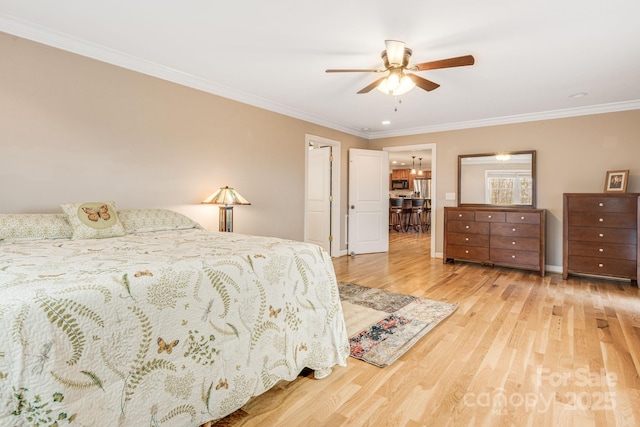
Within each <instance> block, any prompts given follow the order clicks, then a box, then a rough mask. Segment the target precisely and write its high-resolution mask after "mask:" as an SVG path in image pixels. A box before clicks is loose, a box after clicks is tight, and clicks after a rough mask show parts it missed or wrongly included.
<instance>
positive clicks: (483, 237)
mask: <svg viewBox="0 0 640 427" xmlns="http://www.w3.org/2000/svg"><path fill="white" fill-rule="evenodd" d="M447 244H448V245H462V246H481V247H485V248H488V247H489V235H487V234H470V233H448V234H447Z"/></svg>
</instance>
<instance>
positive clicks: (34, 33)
mask: <svg viewBox="0 0 640 427" xmlns="http://www.w3.org/2000/svg"><path fill="white" fill-rule="evenodd" d="M0 31H2V32H5V33H7V34H11V35H14V36H18V37H22V38H24V39H28V40H31V41H34V42H38V43H42V44H45V45H47V46H51V47H55V48H58V49H61V50H64V51H68V52H72V53H75V54H78V55H81V56H84V57H88V58H92V59H95V60H98V61H101V62H105V63H108V64H111V65H116V66H118V67H122V68H125V69H128V70H133V71H137V72H139V73H142V74H146V75H149V76H152V77H157V78H160V79H162V80H167V81H170V82H173V83H177V84H180V85H183V86H187V87H190V88H193V89H197V90H201V91H203V92H207V93H211V94H213V95H217V96H221V97H224V98H228V99H231V100H234V101H238V102H242V103H244V104H248V105H252V106H254V107H258V108H262V109H265V110H268V111H272V112H275V113H279V114H283V115H285V116H289V117H293V118H296V119H299V120H304V121H307V122H310V123H314V124H316V125H319V126H324V127H327V128H330V129H334V130H337V131H341V132H344V133H347V134H350V135H354V136H358V137H361V138H364V139H380V138H390V137H396V136H408V135H418V134H426V133H434V132H443V131H451V130H460V129H470V128H477V127H487V126H497V125H505V124H513V123H523V122H532V121H539V120H550V119H559V118H567V117H575V116H584V115H590V114H602V113H611V112H618V111H627V110H637V109H640V100H631V101H625V102H617V103H610V104H601V105H593V106H587V107H579V108H570V109H564V110H555V111H545V112H538V113H530V114H519V115H513V116H504V117H494V118H487V119H480V120H471V121H466V122H458V123H445V124H440V125H433V126H423V127H415V128H409V129H401V130H397V131H392V130H389V131H382V132H365V131H362V130H360V129H354V128H350V127H347V126H344V125H342V124H339V123H335V122H333V121H330V120H326V119H324V118H322V117H319V116H315V115H312V114H308V113H306V112H304V111H301V110H298V109H294V108H290V107H287V106H285V105H281V104H278V103H275V102H272V101H269V100H266V99H263V98H260V97H256V96H254V95H251V94H248V93H246V92H242V91H239V90H236V89H233V88H230V87H228V86H224V85H220V84H217V83H214V82H211V81H209V80H206V79H203V78H201V77H198V76H195V75H192V74H189V73H184V72H182V71H179V70H176V69H173V68H170V67H166V66H163V65H160V64H156V63H154V62H150V61H145V60H142V59H140V58H137V57H134V56H132V55H129V54H127V53H124V52H120V51H117V50H114V49H109V48H107V47H105V46H102V45H98V44H95V43H90V42H87V41H85V40H82V39H79V38H76V37H73V36H70V35H68V34H65V33H61V32H57V31H53V30H51V29H48V28H45V27H41V26H37V25H34V24H33V23H28V22H24V21H21V20H19V19H16V18H14V17H12V16H9V15H6V14H0Z"/></svg>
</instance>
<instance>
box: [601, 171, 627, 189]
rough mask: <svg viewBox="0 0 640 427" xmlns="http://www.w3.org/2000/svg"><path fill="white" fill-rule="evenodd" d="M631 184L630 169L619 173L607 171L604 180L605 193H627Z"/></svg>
mask: <svg viewBox="0 0 640 427" xmlns="http://www.w3.org/2000/svg"><path fill="white" fill-rule="evenodd" d="M628 182H629V169H626V170H619V171H607V177H606V179H605V180H604V191H605V192H606V193H626V192H627V183H628Z"/></svg>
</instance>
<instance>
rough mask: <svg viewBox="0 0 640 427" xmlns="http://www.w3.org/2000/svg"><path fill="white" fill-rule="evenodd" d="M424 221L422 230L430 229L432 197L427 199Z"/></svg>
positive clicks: (423, 215) (423, 214)
mask: <svg viewBox="0 0 640 427" xmlns="http://www.w3.org/2000/svg"><path fill="white" fill-rule="evenodd" d="M422 221H423V222H422V232H427V231H429V229H430V228H431V199H425V203H424V209H423V213H422Z"/></svg>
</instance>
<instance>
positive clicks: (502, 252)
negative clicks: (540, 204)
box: [443, 207, 546, 276]
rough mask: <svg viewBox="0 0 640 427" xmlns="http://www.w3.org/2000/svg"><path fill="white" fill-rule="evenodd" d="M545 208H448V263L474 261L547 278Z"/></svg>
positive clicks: (446, 220)
mask: <svg viewBox="0 0 640 427" xmlns="http://www.w3.org/2000/svg"><path fill="white" fill-rule="evenodd" d="M545 220H546V211H545V210H544V209H499V208H472V207H468V208H467V207H445V208H444V230H445V231H444V256H443V258H444V262H453V261H455V260H460V261H473V262H480V263H483V264H492V265H501V266H505V267H515V268H522V269H527V270H535V271H538V272H539V273H540V276H544V267H545Z"/></svg>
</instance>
